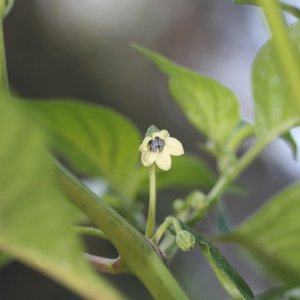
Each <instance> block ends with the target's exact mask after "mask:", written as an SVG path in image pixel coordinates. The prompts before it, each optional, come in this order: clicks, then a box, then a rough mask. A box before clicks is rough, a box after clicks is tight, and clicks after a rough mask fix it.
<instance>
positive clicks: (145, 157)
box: [142, 150, 158, 167]
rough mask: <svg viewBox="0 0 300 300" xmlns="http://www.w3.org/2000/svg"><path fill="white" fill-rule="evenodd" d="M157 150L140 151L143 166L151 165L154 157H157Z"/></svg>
mask: <svg viewBox="0 0 300 300" xmlns="http://www.w3.org/2000/svg"><path fill="white" fill-rule="evenodd" d="M157 155H158V152H152V151H150V150H149V151H147V152H143V153H142V164H143V165H144V166H145V167H149V166H151V165H152V164H153V163H154V162H155V160H156V158H157Z"/></svg>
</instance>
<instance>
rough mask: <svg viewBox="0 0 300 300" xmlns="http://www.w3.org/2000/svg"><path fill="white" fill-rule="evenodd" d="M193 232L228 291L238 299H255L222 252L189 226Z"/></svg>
mask: <svg viewBox="0 0 300 300" xmlns="http://www.w3.org/2000/svg"><path fill="white" fill-rule="evenodd" d="M184 227H185V229H186V230H188V231H190V232H192V233H193V234H194V236H195V238H196V242H197V244H198V245H199V246H200V247H201V249H202V251H203V254H204V255H205V257H206V259H207V261H208V263H209V264H210V266H211V267H212V269H213V271H214V272H215V275H216V276H217V278H218V279H219V281H220V283H221V284H222V285H223V287H224V289H225V290H226V291H227V293H228V294H229V295H230V296H231V297H232V298H233V299H236V300H250V299H254V296H253V293H252V291H251V289H250V288H249V286H248V284H247V283H246V282H245V281H244V279H243V278H242V277H241V275H240V274H239V273H238V272H237V271H236V270H235V269H234V268H233V267H232V266H231V265H230V264H229V263H228V261H227V260H226V259H225V258H224V256H223V255H222V253H221V252H220V251H219V250H218V248H216V247H215V246H214V245H213V244H212V243H211V242H210V241H209V240H207V239H206V238H204V237H203V236H202V235H200V234H199V233H197V232H196V231H194V230H191V229H190V228H188V227H187V226H184Z"/></svg>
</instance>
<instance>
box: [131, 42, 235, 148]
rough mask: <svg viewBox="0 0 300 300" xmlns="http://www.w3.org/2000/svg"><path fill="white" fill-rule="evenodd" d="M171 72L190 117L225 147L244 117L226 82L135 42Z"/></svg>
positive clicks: (178, 100) (176, 95)
mask: <svg viewBox="0 0 300 300" xmlns="http://www.w3.org/2000/svg"><path fill="white" fill-rule="evenodd" d="M133 47H134V48H135V49H137V50H138V51H139V52H140V53H141V54H143V55H144V56H145V57H147V58H148V59H150V60H151V61H152V62H153V63H154V64H156V65H157V66H158V68H159V69H160V70H161V71H162V72H163V73H165V74H166V75H168V77H169V89H170V92H171V94H172V96H173V98H174V99H175V101H176V103H177V104H178V105H179V107H180V108H181V109H182V110H183V112H184V113H185V115H186V117H187V118H188V120H189V121H190V122H191V124H193V125H194V126H195V127H196V128H197V129H198V130H199V131H201V132H202V133H203V134H204V135H206V136H207V137H208V138H209V139H210V140H212V141H213V142H214V143H215V144H216V145H217V146H218V147H222V145H223V143H224V142H225V141H226V140H227V138H228V136H229V135H230V133H231V132H232V130H233V129H234V128H235V126H236V125H237V123H238V121H239V119H240V112H239V107H238V100H237V98H236V96H235V95H234V93H233V92H232V91H231V90H230V89H229V88H227V87H225V86H224V85H222V84H220V83H219V82H217V81H216V80H213V79H212V78H209V77H207V76H204V75H201V74H199V73H197V72H195V71H193V70H190V69H187V68H184V67H182V66H179V65H177V64H175V63H173V62H171V61H170V60H168V59H167V58H165V57H163V56H161V55H159V54H157V53H155V52H153V51H150V50H148V49H145V48H143V47H141V46H137V45H133Z"/></svg>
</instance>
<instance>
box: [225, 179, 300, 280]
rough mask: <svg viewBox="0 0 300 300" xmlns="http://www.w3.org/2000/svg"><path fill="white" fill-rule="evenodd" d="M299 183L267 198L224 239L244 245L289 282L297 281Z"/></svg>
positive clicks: (299, 275)
mask: <svg viewBox="0 0 300 300" xmlns="http://www.w3.org/2000/svg"><path fill="white" fill-rule="evenodd" d="M299 195H300V184H296V185H294V186H291V187H289V188H287V189H285V190H284V191H281V192H280V193H279V194H277V195H276V196H274V197H273V198H272V199H271V200H269V201H268V202H267V203H266V204H265V205H264V206H263V207H262V208H261V209H260V210H259V211H258V212H257V213H256V214H254V215H253V216H251V217H250V218H249V219H248V220H246V221H245V222H244V223H243V224H242V225H241V226H239V227H238V228H237V229H235V230H234V232H233V233H231V234H229V235H226V236H224V237H223V238H222V237H221V238H222V239H223V240H229V241H235V242H237V243H239V244H241V245H242V246H244V247H245V248H246V249H247V250H248V251H250V253H251V254H252V255H253V256H254V257H256V258H257V259H258V260H259V261H260V262H261V263H262V264H263V265H264V266H265V267H266V268H267V269H268V270H269V271H271V272H273V273H274V274H275V275H277V276H278V277H279V278H281V279H282V280H283V281H284V282H286V283H287V284H289V285H294V286H296V285H299V282H300V256H299V248H300V240H299V232H300V219H299V215H300V202H299Z"/></svg>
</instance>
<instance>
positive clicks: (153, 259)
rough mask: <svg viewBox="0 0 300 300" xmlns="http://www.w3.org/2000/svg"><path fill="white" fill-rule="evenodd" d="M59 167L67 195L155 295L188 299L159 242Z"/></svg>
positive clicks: (61, 182)
mask: <svg viewBox="0 0 300 300" xmlns="http://www.w3.org/2000/svg"><path fill="white" fill-rule="evenodd" d="M55 166H56V174H57V179H58V181H59V183H60V186H61V189H62V191H63V192H64V194H65V195H66V196H67V198H68V199H69V200H71V201H72V202H73V203H74V204H75V205H76V206H77V207H78V208H79V209H81V210H82V211H83V212H84V213H85V214H86V215H87V216H88V217H89V218H90V220H91V221H92V222H93V223H94V224H95V225H96V226H97V227H99V228H101V230H102V231H103V232H104V234H105V235H106V236H107V237H109V239H110V240H111V242H112V243H113V244H114V246H115V247H116V248H117V250H118V252H119V254H120V256H121V257H122V260H123V261H124V263H125V264H126V266H127V267H128V269H130V270H131V271H132V273H133V274H134V275H136V276H137V277H138V278H139V279H140V280H141V281H142V283H143V284H144V285H145V287H146V288H147V289H148V290H149V291H150V293H151V294H152V296H153V298H154V299H168V300H176V299H180V300H187V299H188V298H187V296H186V295H185V293H184V292H183V290H182V289H181V288H180V286H179V285H178V283H177V282H176V280H175V279H174V277H173V276H172V275H171V273H170V271H169V270H168V268H167V266H166V264H165V262H164V261H163V260H162V258H161V256H160V255H159V254H158V253H159V250H158V249H156V247H155V245H153V244H152V243H151V242H150V241H149V240H147V239H146V238H145V237H144V236H143V235H142V234H141V233H140V232H138V231H137V230H136V229H135V228H134V227H133V226H131V225H130V224H129V223H128V222H127V221H126V220H125V219H124V218H122V217H121V216H120V215H119V214H118V213H117V212H116V211H115V210H114V209H113V208H112V207H110V206H109V205H108V204H107V203H105V202H104V201H103V200H101V199H100V198H98V197H97V196H96V195H95V194H93V193H92V192H91V191H90V190H88V189H87V188H86V187H85V186H83V185H82V184H81V183H80V182H79V180H78V179H77V178H75V177H74V176H73V175H72V174H71V173H70V172H68V171H67V170H66V169H65V168H64V167H63V166H62V165H61V164H59V163H58V162H56V163H55Z"/></svg>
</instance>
